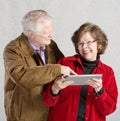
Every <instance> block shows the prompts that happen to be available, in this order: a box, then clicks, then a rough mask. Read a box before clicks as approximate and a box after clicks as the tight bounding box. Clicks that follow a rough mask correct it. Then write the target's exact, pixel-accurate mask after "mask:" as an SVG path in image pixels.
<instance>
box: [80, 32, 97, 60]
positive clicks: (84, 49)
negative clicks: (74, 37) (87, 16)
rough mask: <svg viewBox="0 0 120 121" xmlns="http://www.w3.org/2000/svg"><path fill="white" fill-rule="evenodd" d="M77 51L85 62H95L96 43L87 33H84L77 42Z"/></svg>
mask: <svg viewBox="0 0 120 121" xmlns="http://www.w3.org/2000/svg"><path fill="white" fill-rule="evenodd" d="M78 51H79V53H80V55H81V56H82V57H83V58H84V59H85V60H88V61H95V60H96V58H97V41H96V40H95V39H94V38H93V37H92V36H91V34H90V33H89V32H86V33H85V34H84V35H83V36H82V37H81V39H80V41H79V42H78Z"/></svg>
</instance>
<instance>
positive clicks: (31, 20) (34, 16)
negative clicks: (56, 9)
mask: <svg viewBox="0 0 120 121" xmlns="http://www.w3.org/2000/svg"><path fill="white" fill-rule="evenodd" d="M49 21H52V17H51V16H50V15H49V14H48V13H47V12H46V11H44V10H33V11H30V12H28V13H27V14H26V15H25V16H24V17H23V20H22V26H23V33H24V35H26V36H28V31H29V30H31V31H33V32H34V33H35V34H38V33H39V32H40V29H41V25H42V24H44V23H47V22H49Z"/></svg>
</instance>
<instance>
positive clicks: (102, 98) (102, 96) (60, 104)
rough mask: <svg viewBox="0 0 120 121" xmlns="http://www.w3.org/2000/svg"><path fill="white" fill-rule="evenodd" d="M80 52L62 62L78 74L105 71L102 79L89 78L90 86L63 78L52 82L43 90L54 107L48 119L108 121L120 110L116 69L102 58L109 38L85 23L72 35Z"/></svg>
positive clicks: (45, 98)
mask: <svg viewBox="0 0 120 121" xmlns="http://www.w3.org/2000/svg"><path fill="white" fill-rule="evenodd" d="M72 42H73V44H74V46H75V50H76V52H77V54H76V55H74V56H71V57H65V58H63V59H61V60H60V61H59V62H58V63H59V64H62V65H65V66H69V67H70V68H71V69H73V70H74V71H75V72H76V73H77V74H79V75H80V74H102V78H101V79H96V78H93V79H90V80H87V85H83V86H82V85H77V86H74V85H72V83H73V82H72V81H69V82H67V81H64V79H63V77H59V78H57V79H55V80H54V81H53V82H52V83H50V84H49V85H48V87H47V89H46V90H45V92H44V93H43V101H44V103H45V105H47V106H49V107H50V111H49V117H48V121H106V116H107V115H109V114H111V113H113V112H114V111H115V109H116V103H117V97H118V89H117V85H116V79H115V76H114V71H113V69H112V68H111V67H110V66H108V65H106V64H104V63H103V62H102V61H101V60H100V55H101V54H103V53H104V52H105V49H106V47H107V44H108V39H107V36H106V35H105V33H104V32H103V31H102V30H101V28H100V27H98V26H97V25H95V24H92V23H85V24H83V25H82V26H80V28H79V29H78V30H76V31H75V32H74V34H73V36H72Z"/></svg>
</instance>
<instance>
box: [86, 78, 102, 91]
mask: <svg viewBox="0 0 120 121" xmlns="http://www.w3.org/2000/svg"><path fill="white" fill-rule="evenodd" d="M86 83H87V84H88V85H90V86H92V87H93V88H94V89H95V92H96V93H97V92H99V91H100V90H101V89H102V87H103V85H102V79H96V78H92V79H90V80H87V81H86Z"/></svg>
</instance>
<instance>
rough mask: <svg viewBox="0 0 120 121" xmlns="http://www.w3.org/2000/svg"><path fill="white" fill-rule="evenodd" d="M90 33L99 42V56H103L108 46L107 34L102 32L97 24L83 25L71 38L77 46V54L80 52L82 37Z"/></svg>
mask: <svg viewBox="0 0 120 121" xmlns="http://www.w3.org/2000/svg"><path fill="white" fill-rule="evenodd" d="M86 32H89V33H90V35H91V36H92V37H93V38H94V39H95V40H96V41H97V43H98V46H97V47H98V54H99V55H100V54H103V53H104V52H105V49H106V47H107V45H108V39H107V36H106V34H105V33H104V32H103V31H102V30H101V28H100V27H99V26H97V25H95V24H92V23H88V22H87V23H84V24H83V25H81V26H80V27H79V28H78V29H77V30H76V31H75V32H74V33H73V36H72V37H71V39H72V42H73V44H74V46H75V50H76V52H77V53H79V51H78V46H77V45H78V42H80V41H81V38H82V36H83V35H84V34H85V33H86Z"/></svg>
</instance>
